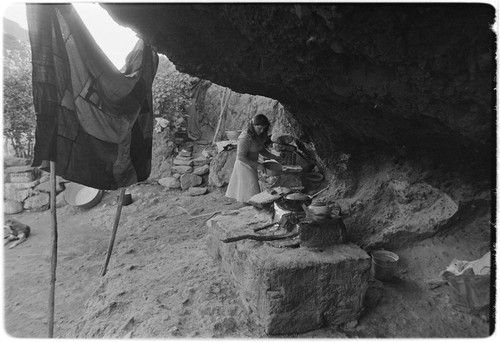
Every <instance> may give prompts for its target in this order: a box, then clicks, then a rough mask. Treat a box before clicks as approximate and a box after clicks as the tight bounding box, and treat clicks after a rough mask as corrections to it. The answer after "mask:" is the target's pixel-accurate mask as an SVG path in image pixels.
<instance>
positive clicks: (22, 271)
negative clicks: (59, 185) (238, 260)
mask: <svg viewBox="0 0 500 342" xmlns="http://www.w3.org/2000/svg"><path fill="white" fill-rule="evenodd" d="M129 191H130V192H131V193H132V196H133V198H134V203H133V204H131V205H129V206H125V207H123V211H122V216H121V220H120V224H119V228H118V233H117V237H116V240H115V244H114V250H113V254H112V256H111V260H110V263H109V267H108V271H107V274H106V275H105V276H101V269H102V267H103V265H104V261H105V257H106V251H107V247H108V243H109V237H110V234H111V231H112V226H113V221H114V219H115V212H116V197H117V192H116V191H115V192H107V193H106V194H105V196H104V197H103V200H102V201H101V203H99V204H98V205H97V206H96V207H94V208H92V209H89V210H82V209H78V208H74V207H71V206H65V207H63V208H60V209H58V233H59V234H58V248H59V249H58V264H57V281H56V296H55V325H54V337H57V338H103V337H105V338H170V337H178V338H181V337H182V338H213V337H215V338H221V337H232V338H262V337H267V336H266V335H265V333H264V331H263V329H262V328H261V327H259V326H258V325H256V324H255V322H254V320H253V318H252V316H251V315H249V314H248V313H247V312H246V311H245V309H244V308H243V306H242V304H241V303H240V300H239V299H238V294H237V288H235V286H234V285H233V283H232V281H231V279H230V278H229V277H228V276H227V275H226V274H225V273H224V272H223V271H222V270H221V268H220V267H219V265H218V264H217V263H216V262H215V261H214V260H212V259H211V258H210V257H209V256H208V254H207V252H206V247H205V232H206V224H205V220H206V219H207V218H209V217H210V216H211V215H210V214H211V213H213V212H215V211H218V210H230V209H235V208H237V207H238V204H236V203H234V202H232V201H230V200H229V199H227V198H224V196H223V192H222V190H221V189H215V190H211V192H210V193H209V194H207V195H204V196H198V197H188V196H186V195H184V194H183V193H182V192H181V191H179V190H165V188H163V187H162V186H160V185H153V184H139V185H135V186H133V187H131V188H130V189H129ZM186 211H187V212H186ZM204 214H206V215H204ZM203 215H204V216H203ZM13 216H14V218H16V219H17V220H19V221H21V222H23V223H26V224H28V225H30V226H31V227H32V235H31V236H30V237H29V239H28V240H27V241H26V242H25V243H23V244H21V245H19V246H17V247H16V248H14V249H7V248H5V249H4V284H3V285H4V324H5V325H4V333H5V334H7V337H16V338H45V337H47V336H48V335H47V334H48V313H49V299H48V298H49V288H50V287H49V279H50V254H51V217H50V211H45V212H31V213H29V212H28V213H22V214H18V215H13ZM477 224H487V223H485V222H478V223H477ZM487 249H488V241H485V240H484V237H483V236H481V235H480V234H476V233H475V231H474V230H470V231H467V232H459V233H455V234H454V235H449V236H443V237H434V238H431V239H428V240H425V241H423V242H421V243H418V244H417V245H415V246H412V248H408V249H406V250H400V251H395V252H397V253H398V255H399V256H400V258H401V259H400V263H399V265H398V270H397V273H396V277H395V278H394V280H393V281H392V282H380V281H378V280H374V279H373V280H371V281H370V283H369V288H368V291H367V294H366V299H365V310H364V312H363V314H362V316H361V317H360V319H359V321H358V323H357V324H349V325H347V326H342V327H327V328H324V329H320V330H316V331H311V332H308V333H304V334H300V335H293V336H288V337H300V338H312V337H324V338H332V337H333V338H342V337H344V338H346V337H370V338H376V337H400V338H402V337H420V338H426V337H460V338H462V337H486V336H489V335H490V325H491V324H492V323H493V322H492V319H491V318H490V317H483V318H480V317H477V316H473V315H470V314H467V313H463V312H461V311H458V310H456V309H454V308H453V306H452V301H451V296H450V287H449V285H443V286H439V287H437V288H434V289H430V288H429V287H428V286H427V281H428V280H429V279H433V278H437V277H438V276H439V272H441V271H442V270H444V269H445V268H446V267H447V265H449V263H450V261H451V260H452V259H453V258H456V259H459V260H474V259H477V258H478V257H479V256H480V255H481V253H485V252H486V251H487Z"/></svg>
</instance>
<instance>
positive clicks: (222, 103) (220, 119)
mask: <svg viewBox="0 0 500 342" xmlns="http://www.w3.org/2000/svg"><path fill="white" fill-rule="evenodd" d="M226 90H227V88H224V92H223V93H222V98H221V100H220V105H221V109H220V114H219V122H218V123H217V128H216V129H215V133H214V138H213V139H212V145H213V144H215V140H217V134H219V129H220V125H221V122H222V116H223V115H224V111H225V110H226V107H227V104H228V102H229V97H230V96H231V89H229V91H228V92H227V98H226V102H225V103H224V97H225V95H226Z"/></svg>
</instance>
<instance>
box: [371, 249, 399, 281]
mask: <svg viewBox="0 0 500 342" xmlns="http://www.w3.org/2000/svg"><path fill="white" fill-rule="evenodd" d="M398 260H399V256H398V255H397V254H395V253H392V252H389V251H375V252H373V253H372V271H373V276H374V277H375V278H376V279H378V280H391V279H392V277H393V276H394V272H395V271H396V267H397V265H398Z"/></svg>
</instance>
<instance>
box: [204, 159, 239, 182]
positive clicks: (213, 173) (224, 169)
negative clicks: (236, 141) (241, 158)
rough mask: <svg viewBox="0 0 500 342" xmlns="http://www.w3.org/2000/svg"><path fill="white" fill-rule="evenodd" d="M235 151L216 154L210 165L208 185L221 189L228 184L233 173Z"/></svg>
mask: <svg viewBox="0 0 500 342" xmlns="http://www.w3.org/2000/svg"><path fill="white" fill-rule="evenodd" d="M235 160H236V150H231V151H222V152H220V153H218V154H217V155H216V156H215V157H214V159H213V160H212V163H210V173H209V176H208V185H215V186H216V187H219V188H220V187H222V186H224V185H226V184H228V183H229V179H231V173H232V172H233V167H234V161H235Z"/></svg>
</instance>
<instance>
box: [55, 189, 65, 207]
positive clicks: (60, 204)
mask: <svg viewBox="0 0 500 342" xmlns="http://www.w3.org/2000/svg"><path fill="white" fill-rule="evenodd" d="M66 204H68V202H66V199H65V198H64V193H63V192H62V193H60V194H59V195H57V197H56V208H61V207H64V206H65V205H66Z"/></svg>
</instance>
